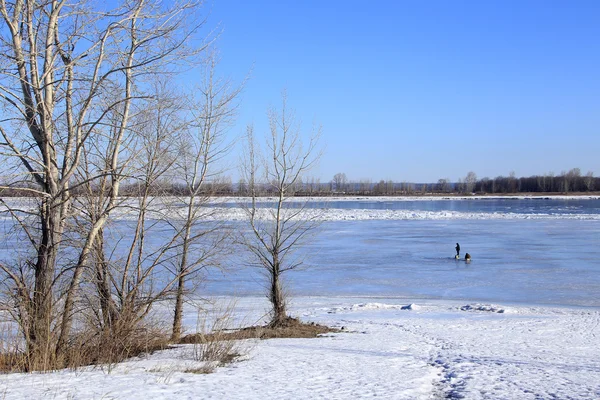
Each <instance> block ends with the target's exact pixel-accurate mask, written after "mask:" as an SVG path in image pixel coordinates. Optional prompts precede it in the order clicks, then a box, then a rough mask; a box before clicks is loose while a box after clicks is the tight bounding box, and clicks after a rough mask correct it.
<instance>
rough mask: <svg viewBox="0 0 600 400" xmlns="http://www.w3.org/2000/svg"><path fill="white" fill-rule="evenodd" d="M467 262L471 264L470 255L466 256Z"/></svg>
mask: <svg viewBox="0 0 600 400" xmlns="http://www.w3.org/2000/svg"><path fill="white" fill-rule="evenodd" d="M465 261H466V262H468V263H469V262H471V255H470V254H469V253H467V254H465Z"/></svg>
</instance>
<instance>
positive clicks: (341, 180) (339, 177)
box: [332, 172, 348, 192]
mask: <svg viewBox="0 0 600 400" xmlns="http://www.w3.org/2000/svg"><path fill="white" fill-rule="evenodd" d="M332 182H333V186H334V190H336V191H338V192H343V191H345V190H346V185H347V184H348V179H347V178H346V174H344V173H343V172H338V173H337V174H335V175H334V176H333V181H332Z"/></svg>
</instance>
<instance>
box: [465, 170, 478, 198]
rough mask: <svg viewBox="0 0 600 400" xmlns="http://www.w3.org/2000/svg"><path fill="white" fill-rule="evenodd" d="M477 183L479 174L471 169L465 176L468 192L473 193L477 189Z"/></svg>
mask: <svg viewBox="0 0 600 400" xmlns="http://www.w3.org/2000/svg"><path fill="white" fill-rule="evenodd" d="M476 183H477V174H475V172H473V171H469V173H468V174H467V176H466V178H465V191H466V192H467V193H473V190H474V189H475V184H476Z"/></svg>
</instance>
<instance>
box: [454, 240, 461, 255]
mask: <svg viewBox="0 0 600 400" xmlns="http://www.w3.org/2000/svg"><path fill="white" fill-rule="evenodd" d="M455 249H456V258H459V257H460V244H458V243H456V247H455Z"/></svg>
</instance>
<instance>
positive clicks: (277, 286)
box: [269, 266, 287, 327]
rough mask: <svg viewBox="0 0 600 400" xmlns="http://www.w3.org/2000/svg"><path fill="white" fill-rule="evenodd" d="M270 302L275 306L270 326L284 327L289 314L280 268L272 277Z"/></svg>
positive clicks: (277, 268)
mask: <svg viewBox="0 0 600 400" xmlns="http://www.w3.org/2000/svg"><path fill="white" fill-rule="evenodd" d="M269 300H271V304H272V306H273V317H272V319H271V323H270V326H271V327H277V326H282V325H283V324H284V323H285V321H286V319H287V312H286V306H285V297H284V294H283V290H282V288H281V280H280V271H279V266H276V268H275V270H274V271H273V274H272V275H271V290H270V299H269Z"/></svg>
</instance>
